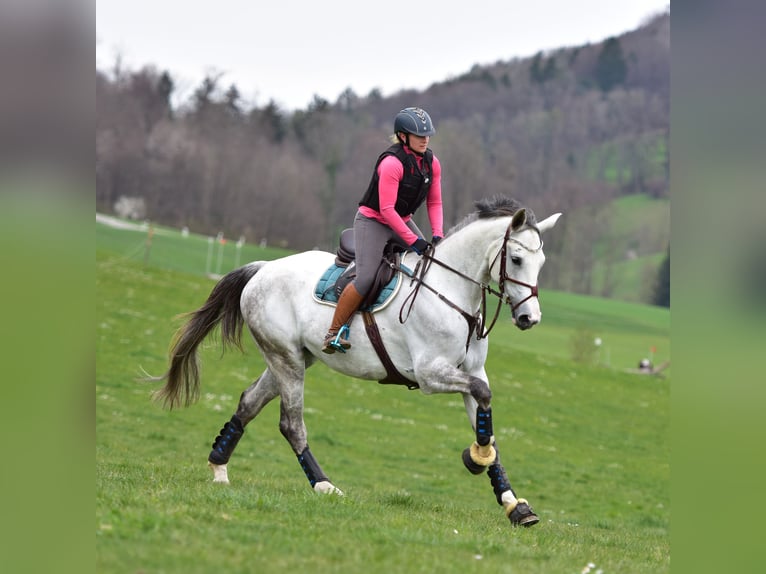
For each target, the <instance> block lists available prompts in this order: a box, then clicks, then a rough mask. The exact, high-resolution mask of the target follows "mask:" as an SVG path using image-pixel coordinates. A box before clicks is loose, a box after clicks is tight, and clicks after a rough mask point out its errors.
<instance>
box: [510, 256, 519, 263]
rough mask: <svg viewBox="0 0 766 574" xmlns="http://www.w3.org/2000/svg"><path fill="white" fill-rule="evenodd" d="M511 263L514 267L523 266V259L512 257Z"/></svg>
mask: <svg viewBox="0 0 766 574" xmlns="http://www.w3.org/2000/svg"><path fill="white" fill-rule="evenodd" d="M511 263H513V264H514V265H521V257H511Z"/></svg>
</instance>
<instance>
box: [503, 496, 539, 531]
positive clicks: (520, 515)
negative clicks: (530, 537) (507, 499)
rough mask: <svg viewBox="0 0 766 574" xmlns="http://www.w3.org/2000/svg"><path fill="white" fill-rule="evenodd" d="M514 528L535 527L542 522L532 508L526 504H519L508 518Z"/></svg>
mask: <svg viewBox="0 0 766 574" xmlns="http://www.w3.org/2000/svg"><path fill="white" fill-rule="evenodd" d="M508 518H509V519H510V521H511V524H513V525H514V526H526V527H529V526H534V525H535V524H537V523H538V522H540V518H539V517H538V516H537V514H535V513H534V511H533V510H532V507H531V506H529V504H527V503H526V502H519V503H518V504H517V505H516V508H514V509H513V510H512V511H511V514H510V515H509V516H508Z"/></svg>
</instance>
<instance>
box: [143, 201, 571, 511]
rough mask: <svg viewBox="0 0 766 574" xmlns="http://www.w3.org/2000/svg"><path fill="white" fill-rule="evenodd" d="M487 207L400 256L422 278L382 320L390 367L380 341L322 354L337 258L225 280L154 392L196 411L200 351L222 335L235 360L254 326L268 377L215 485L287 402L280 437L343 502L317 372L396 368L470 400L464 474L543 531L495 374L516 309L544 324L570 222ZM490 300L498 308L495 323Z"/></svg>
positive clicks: (231, 434) (218, 460)
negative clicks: (552, 265)
mask: <svg viewBox="0 0 766 574" xmlns="http://www.w3.org/2000/svg"><path fill="white" fill-rule="evenodd" d="M475 206H476V211H474V212H472V213H471V214H469V215H468V216H466V217H465V218H464V219H463V220H462V221H461V222H460V223H458V224H457V225H456V226H455V227H453V228H452V229H450V230H449V231H448V233H446V234H445V237H444V239H443V240H441V241H440V242H439V243H438V246H435V247H432V248H431V249H429V250H428V251H426V252H425V253H424V254H422V255H419V254H417V253H415V252H413V251H407V252H405V253H403V254H400V260H399V264H397V265H396V270H397V272H398V273H404V272H405V270H413V269H414V271H412V272H409V273H407V276H406V277H405V281H403V285H402V286H401V288H400V289H399V290H398V292H396V293H395V294H394V295H393V298H394V299H393V302H392V303H391V304H388V305H386V306H384V307H381V309H380V310H379V311H377V312H375V314H374V315H373V317H374V319H375V325H376V326H379V327H380V328H379V330H378V331H377V333H378V334H379V335H380V338H381V339H382V340H383V341H382V342H383V343H384V350H385V352H384V353H383V355H384V356H385V358H386V360H385V361H384V360H383V359H382V358H381V354H380V352H379V351H377V350H376V348H375V347H374V345H373V343H372V340H371V339H372V337H370V338H369V339H368V338H365V337H363V336H361V337H357V338H356V340H355V341H354V342H353V346H352V348H351V349H349V350H348V351H347V352H337V353H334V354H327V353H323V352H322V350H321V349H322V342H323V338H324V334H325V332H326V327H327V325H328V324H329V323H330V319H331V317H332V312H333V309H332V307H331V306H328V305H327V304H322V303H320V302H318V301H317V300H316V299H315V298H314V297H313V292H314V288H315V285H316V284H317V281H318V279H319V278H320V277H321V276H322V274H323V272H325V270H327V269H328V267H330V266H332V264H333V257H334V256H333V254H332V253H329V252H324V251H319V250H314V251H306V252H302V253H297V254H294V255H289V256H286V257H283V258H280V259H276V260H272V261H254V262H251V263H248V264H246V265H244V266H242V267H240V268H238V269H235V270H233V271H231V272H229V273H227V274H226V275H225V276H224V277H223V278H221V279H220V280H219V282H218V283H217V284H216V285H215V287H214V288H213V289H212V291H211V293H210V295H209V297H208V299H207V301H206V302H205V303H204V304H203V305H202V306H201V307H200V308H199V309H197V310H196V311H193V312H191V313H188V314H187V315H186V316H187V317H188V319H187V322H186V323H185V324H184V325H183V326H182V327H181V328H180V329H179V330H178V331H177V332H176V335H175V337H174V339H173V341H172V342H171V349H170V359H169V367H168V370H167V371H166V372H165V374H164V375H162V376H160V377H155V380H158V381H162V380H164V381H165V384H164V386H163V387H162V388H161V389H158V390H156V391H155V393H154V399H155V400H157V401H159V402H160V403H162V404H163V405H164V406H165V407H166V408H169V409H173V408H174V407H179V406H188V405H190V404H192V403H194V402H195V401H196V400H197V399H198V398H199V392H200V391H199V388H200V369H199V364H198V357H197V349H198V347H199V345H200V344H201V343H202V341H203V340H204V339H205V337H206V336H207V335H208V334H210V333H211V332H212V331H213V330H214V329H216V328H217V327H218V328H220V339H221V343H222V346H223V349H224V350H226V349H227V348H232V347H234V348H238V349H239V350H240V351H242V350H243V348H242V343H241V334H242V331H243V327H244V325H247V327H248V329H249V331H250V333H251V335H252V338H253V340H254V342H255V345H256V346H257V347H258V349H259V350H260V352H261V354H262V355H263V358H264V360H265V363H266V365H267V368H266V370H265V371H264V372H263V373H262V374H261V375H260V376H259V377H258V378H257V379H256V380H255V381H254V382H253V383H252V384H251V385H250V386H248V387H247V388H246V389H245V390H244V391H243V392H242V395H241V397H240V400H239V404H238V406H237V409H236V411H235V413H234V415H233V416H232V417H231V419H230V420H229V421H227V422H226V423H225V424H224V426H223V428H222V429H221V431H220V433H219V434H218V436H217V437H216V438H215V441H214V443H213V446H212V451H211V452H210V455H209V457H208V466H209V467H210V469H211V470H212V472H213V481H214V482H219V483H226V484H228V483H229V478H228V470H227V464H228V462H229V459H230V457H231V455H232V453H233V452H234V449H235V447H236V446H237V444H238V443H239V440H240V438H241V437H242V436H243V433H244V430H245V427H246V426H247V425H248V424H249V423H250V422H251V421H252V420H253V419H255V417H256V416H257V415H258V414H259V413H260V412H261V410H262V409H263V408H264V407H265V406H266V405H267V404H268V403H269V402H270V401H272V400H273V399H275V398H276V397H279V398H280V403H281V404H280V420H279V430H280V432H281V434H282V435H283V436H284V437H285V439H286V440H287V442H288V443H289V444H290V447H291V448H292V450H293V452H294V453H295V455H296V456H297V458H298V462H299V463H300V465H301V468H302V469H303V472H304V473H305V475H306V478H307V479H308V481H309V484H310V486H311V488H313V490H314V491H316V492H320V493H335V494H338V495H342V494H343V492H342V491H341V490H340V489H339V488H337V487H336V486H335V484H333V482H332V481H331V480H330V479H329V477H328V476H327V475H326V474H325V472H324V471H323V470H322V467H321V466H320V464H319V462H318V461H317V460H316V458H315V457H314V455H313V454H312V452H311V450H310V448H309V444H308V440H307V431H306V425H305V423H304V419H303V412H304V392H303V391H304V377H305V375H306V370H307V369H308V368H309V367H310V366H311V365H312V364H314V363H316V362H317V361H322V362H323V363H324V364H326V365H327V366H328V367H330V368H331V369H333V370H334V371H337V372H339V373H343V374H345V375H349V376H351V377H354V378H358V379H365V380H378V381H380V382H390V381H387V380H386V379H387V377H388V376H389V375H390V371H391V367H392V366H393V367H395V371H396V372H397V374H398V375H399V376H400V378H401V379H402V381H403V382H405V383H409V386H410V388H418V389H420V391H421V392H422V393H423V394H425V395H429V394H434V393H459V394H460V395H462V398H463V402H464V405H465V409H466V413H467V415H468V419H469V422H470V424H471V427H472V429H473V432H474V433H475V440H474V441H473V443H472V444H471V445H470V446H469V447H468V448H466V449H465V450H464V451H463V453H462V458H463V464H464V465H465V467H466V468H467V469H468V470H469V471H470V472H471V473H472V474H481V473H483V472H485V471H486V472H487V474H488V476H489V478H490V482H491V485H492V487H493V490H494V494H495V497H496V500H497V502H498V504H499V505H501V506H502V507H503V509H504V512H505V515H506V517H508V519H509V520H510V522H511V524H512V525H513V526H532V525H533V524H536V523H537V522H538V521H539V518H538V516H537V515H536V514H535V512H534V510H533V509H532V507H531V505H530V504H529V502H528V501H527V500H526V499H524V498H520V497H517V495H516V493H515V491H514V490H513V489H512V488H511V483H510V480H509V478H508V474H507V472H506V470H505V468H504V467H503V465H502V464H501V462H500V457H499V454H498V450H497V445H496V441H495V437H494V434H493V423H492V408H491V397H492V393H491V391H490V386H489V379H488V377H487V373H486V371H485V367H484V365H485V361H486V358H487V352H488V345H489V343H488V335H489V332H490V331H491V329H492V327H493V326H494V324H495V321H496V319H497V317H498V313H499V311H500V309H501V307H502V305H503V304H507V305H508V306H509V307H510V309H511V319H512V321H513V323H514V324H515V326H516V327H518V328H519V329H520V330H522V331H523V330H527V329H530V328H531V327H533V326H534V325H536V324H537V323H539V322H540V319H541V311H540V303H539V299H538V286H537V277H538V273H539V272H540V269H541V267H542V266H543V263H544V261H545V255H544V253H543V241H542V234H543V233H544V232H546V231H547V230H549V229H551V228H552V227H553V226H554V225H555V224H556V221H557V220H558V218H559V216H560V215H561V214H560V213H556V214H554V215H551V216H549V217H548V218H546V219H544V220H542V221H539V222H538V221H537V220H536V218H535V215H534V213H533V212H532V210H531V209H528V208H526V207H523V206H522V205H521V204H520V203H519V202H518V201H517V200H515V199H511V198H508V197H504V196H495V197H493V198H489V199H485V200H480V201H477V202H476V203H475ZM390 265H392V266H393V264H390ZM493 283H494V284H496V285H497V288H494V287H493V286H492V284H493ZM488 297H494V298H496V299H497V301H496V303H497V308H496V311H495V314H494V318H493V319H492V320H491V322H490V321H489V315H490V313H491V310H488V305H487V300H488ZM397 308H398V312H397ZM357 316H358V314H356V315H355V317H357ZM354 320H355V319H354V318H353V317H352V319H351V320H350V322H352V323H353V321H354ZM384 363H386V364H384Z"/></svg>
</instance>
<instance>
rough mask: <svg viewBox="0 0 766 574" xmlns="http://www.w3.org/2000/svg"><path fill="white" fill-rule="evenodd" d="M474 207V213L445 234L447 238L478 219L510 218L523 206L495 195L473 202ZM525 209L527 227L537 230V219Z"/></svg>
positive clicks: (508, 198)
mask: <svg viewBox="0 0 766 574" xmlns="http://www.w3.org/2000/svg"><path fill="white" fill-rule="evenodd" d="M474 207H476V211H473V212H471V213H469V214H468V215H466V216H465V217H464V218H463V220H462V221H460V222H459V223H457V224H455V226H454V227H452V228H451V229H450V230H449V231H448V232H447V236H449V235H452V234H453V233H455V232H457V231H460V230H461V229H463V228H464V227H466V226H467V225H469V224H471V223H473V222H474V221H477V220H479V219H490V218H493V217H508V216H512V215H513V214H514V213H516V212H517V211H518V210H519V209H521V208H522V207H524V206H523V205H521V203H519V202H518V201H517V200H515V199H513V198H511V197H506V196H504V195H495V196H493V197H490V198H485V199H479V200H478V201H476V202H474ZM525 209H526V211H527V225H529V226H531V227H533V228H535V229H537V219H536V218H535V214H534V212H533V211H532V210H531V209H529V208H528V207H525Z"/></svg>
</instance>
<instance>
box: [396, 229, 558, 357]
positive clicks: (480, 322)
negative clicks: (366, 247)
mask: <svg viewBox="0 0 766 574" xmlns="http://www.w3.org/2000/svg"><path fill="white" fill-rule="evenodd" d="M512 224H513V222H511V223H509V224H508V227H507V228H506V230H505V236H504V237H503V244H502V246H501V247H500V249H499V250H498V252H497V255H495V257H494V258H493V259H492V263H491V264H490V266H489V269H490V272H491V270H492V268H493V267H494V266H495V263H496V262H497V260H498V259H500V273H499V275H498V285H497V287H498V288H497V289H494V288H493V287H492V286H491V285H490V284H489V283H482V282H480V281H476V280H475V279H474V278H472V277H469V276H468V275H466V274H465V273H462V272H461V271H458V270H457V269H455V268H453V267H451V266H449V265H447V264H446V263H444V262H443V261H440V260H439V259H436V257H434V255H433V254H432V253H434V252H435V249H433V248H432V249H431V250H429V251H427V252H426V253H424V254H423V256H422V258H421V260H420V261H419V262H418V264H417V266H416V267H415V271H414V272H408V270H406V269H403V268H402V267H399V266H397V265H394V264H391V266H392V268H394V269H397V270H398V271H402V272H404V273H405V274H407V275H409V276H410V277H411V279H412V280H413V281H416V282H417V286H416V287H415V289H413V290H412V292H410V294H409V295H408V296H407V298H406V299H405V300H404V302H403V303H402V307H401V309H400V310H399V322H400V323H404V322H405V321H406V320H407V318H408V317H409V315H410V312H411V311H412V306H413V305H414V303H415V299H416V297H417V295H418V291H419V290H420V287H425V288H426V289H428V290H429V291H431V292H432V293H434V294H435V295H436V296H437V297H439V299H441V300H442V301H443V302H444V303H446V304H447V305H449V306H450V307H452V308H453V309H455V310H456V311H457V312H458V313H460V314H461V315H462V316H463V317H464V318H465V320H466V321H467V322H468V338H467V340H466V348H468V345H469V343H470V340H471V335H472V334H473V332H474V331H475V332H476V339H477V340H480V339H484V338H486V337H487V336H488V335H489V333H490V331H492V329H493V327H494V326H495V323H496V322H497V318H498V317H499V315H500V308H501V307H502V305H503V303H504V302H505V303H508V305H510V307H511V313H515V312H516V309H518V308H519V307H520V306H521V305H522V304H524V303H525V302H526V301H528V300H529V299H531V298H533V297H538V289H537V285H531V284H529V283H525V282H523V281H519V280H518V279H514V278H513V277H511V276H510V275H508V263H507V262H508V242H510V241H513V242H514V243H516V244H518V245H520V246H521V247H523V248H524V249H526V250H527V251H530V252H532V253H534V252H537V251H539V250H540V249H542V248H543V238H542V236H541V235H540V231H539V230H538V229H537V228H536V227H530V229H534V230H535V231H536V232H537V235H538V237H539V238H540V246H539V247H537V248H536V249H531V248H529V247H527V246H526V245H524V244H523V243H521V242H520V241H518V240H517V239H515V238H513V237H511V232H512V229H511V226H512ZM433 263H436V264H437V265H439V266H440V267H443V268H444V269H447V270H448V271H450V272H452V273H454V274H455V275H457V276H459V277H461V278H463V279H465V280H466V281H469V282H471V283H473V284H474V285H477V286H479V288H480V289H481V307H480V309H479V311H477V312H476V313H475V314H474V315H471V314H470V313H468V312H467V311H465V310H463V309H461V308H460V307H459V306H458V305H456V304H455V303H453V302H452V301H450V300H449V299H448V298H447V297H445V296H444V295H442V294H441V293H439V292H438V291H437V290H436V289H434V288H433V287H431V286H430V285H428V284H427V283H426V282H425V281H424V277H425V276H426V273H428V270H429V268H430V267H431V265H432V264H433ZM506 282H510V283H515V284H516V285H521V286H522V287H527V288H528V289H529V295H527V296H526V297H525V298H524V299H522V300H521V301H519V302H517V303H515V304H513V302H512V301H511V296H510V295H509V294H508V293H506V292H505V283H506ZM487 295H493V296H495V297H497V298H498V301H497V307H496V309H495V314H494V316H493V318H492V321H491V322H490V324H489V327H487ZM408 301H409V306H407V302H408ZM405 307H407V312H406V313H404V309H405Z"/></svg>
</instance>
